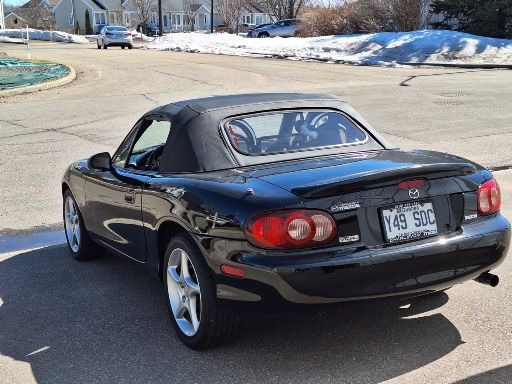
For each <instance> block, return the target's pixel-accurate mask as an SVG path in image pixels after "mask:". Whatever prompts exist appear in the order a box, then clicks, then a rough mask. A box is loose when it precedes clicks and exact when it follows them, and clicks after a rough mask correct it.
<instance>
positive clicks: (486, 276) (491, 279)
mask: <svg viewBox="0 0 512 384" xmlns="http://www.w3.org/2000/svg"><path fill="white" fill-rule="evenodd" d="M475 281H477V282H479V283H481V284H485V285H490V286H491V287H497V286H498V284H499V283H500V278H499V277H498V275H494V274H492V273H490V272H484V273H482V274H481V275H480V276H478V277H477V278H476V279H475Z"/></svg>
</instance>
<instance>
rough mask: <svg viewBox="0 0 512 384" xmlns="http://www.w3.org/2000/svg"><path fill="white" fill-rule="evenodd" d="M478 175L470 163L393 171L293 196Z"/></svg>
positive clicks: (346, 179) (345, 178) (306, 189)
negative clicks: (415, 180)
mask: <svg viewBox="0 0 512 384" xmlns="http://www.w3.org/2000/svg"><path fill="white" fill-rule="evenodd" d="M476 171H477V169H476V167H475V166H474V165H473V164H470V163H435V164H417V165H414V166H412V167H411V165H407V166H404V167H399V168H396V167H392V168H390V169H378V170H371V171H365V172H360V173H355V174H354V173H352V174H350V175H345V176H341V177H340V178H339V179H337V180H336V181H334V182H331V183H327V184H324V185H321V184H320V185H315V186H307V187H299V188H294V189H292V190H291V192H292V193H294V194H296V195H298V196H301V197H306V198H322V197H329V196H334V195H340V194H346V193H351V192H356V191H362V190H368V189H373V188H378V187H385V186H389V185H392V184H395V183H399V182H401V181H403V180H407V179H415V178H422V179H430V180H432V179H440V178H444V177H453V176H466V175H471V174H473V173H475V172H476Z"/></svg>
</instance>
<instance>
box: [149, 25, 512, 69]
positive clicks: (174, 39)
mask: <svg viewBox="0 0 512 384" xmlns="http://www.w3.org/2000/svg"><path fill="white" fill-rule="evenodd" d="M145 47H146V48H148V49H157V50H171V51H185V52H200V53H213V54H223V55H235V56H258V57H278V58H287V59H290V60H321V61H328V62H338V63H350V64H359V65H383V66H397V65H400V63H407V62H415V63H450V64H457V63H459V64H512V40H505V39H494V38H489V37H481V36H475V35H470V34H467V33H462V32H453V31H440V30H435V31H434V30H421V31H414V32H382V33H372V34H364V35H347V36H322V37H310V38H300V37H291V38H286V39H285V38H278V37H276V38H272V39H249V38H243V37H241V36H236V35H230V34H226V33H217V34H211V35H210V34H204V33H201V34H199V33H172V34H169V35H166V36H164V37H161V38H157V39H155V40H154V41H153V42H151V43H148V44H145Z"/></svg>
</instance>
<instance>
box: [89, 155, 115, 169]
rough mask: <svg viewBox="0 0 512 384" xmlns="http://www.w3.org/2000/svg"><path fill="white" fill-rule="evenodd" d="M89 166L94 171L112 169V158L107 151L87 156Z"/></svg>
mask: <svg viewBox="0 0 512 384" xmlns="http://www.w3.org/2000/svg"><path fill="white" fill-rule="evenodd" d="M88 163H89V168H91V169H94V170H96V171H109V170H111V169H112V158H111V157H110V154H109V153H108V152H101V153H97V154H95V155H92V156H91V157H90V158H89V161H88Z"/></svg>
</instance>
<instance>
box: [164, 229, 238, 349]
mask: <svg viewBox="0 0 512 384" xmlns="http://www.w3.org/2000/svg"><path fill="white" fill-rule="evenodd" d="M184 260H185V261H186V265H187V267H186V268H182V265H183V261H184ZM162 269H163V271H162V274H163V276H162V277H163V281H164V287H165V292H166V294H167V298H168V300H167V308H168V310H169V315H170V317H171V322H172V325H173V327H174V330H175V331H176V334H177V335H178V337H179V338H180V340H181V341H182V342H183V343H184V344H185V345H187V346H188V347H190V348H193V349H206V348H210V347H213V346H216V345H221V344H224V343H227V342H229V341H230V340H232V339H233V338H234V337H235V336H236V333H237V330H238V323H239V317H238V315H236V314H234V313H231V312H227V311H225V310H224V309H223V308H222V307H221V306H220V305H219V303H218V300H217V294H216V286H215V282H214V280H213V276H212V271H211V270H210V267H209V266H208V264H207V263H206V261H205V260H204V258H203V255H202V254H201V251H200V250H199V249H198V247H197V245H196V244H195V243H194V242H193V241H192V239H191V238H190V237H189V236H188V235H186V234H180V235H177V236H175V237H174V238H172V239H171V241H170V242H169V244H168V246H167V249H166V250H165V257H164V264H163V268H162ZM172 271H174V272H172ZM180 284H181V285H182V286H181V287H179V285H180ZM194 308H195V310H194ZM192 312H195V319H196V321H194V320H193V319H194V317H193V315H192ZM178 322H179V323H178ZM194 323H195V325H194Z"/></svg>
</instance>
